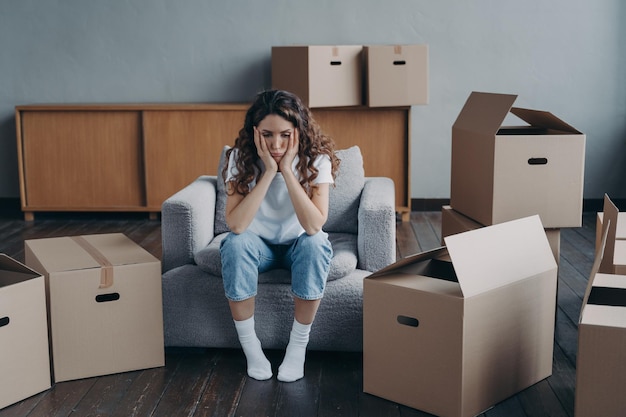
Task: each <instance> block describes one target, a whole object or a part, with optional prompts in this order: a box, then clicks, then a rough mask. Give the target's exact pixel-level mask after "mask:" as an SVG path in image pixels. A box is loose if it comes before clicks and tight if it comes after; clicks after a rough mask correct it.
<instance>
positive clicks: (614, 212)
mask: <svg viewBox="0 0 626 417" xmlns="http://www.w3.org/2000/svg"><path fill="white" fill-rule="evenodd" d="M602 210H603V212H604V214H603V216H604V220H603V223H602V234H603V235H604V233H605V231H606V242H605V243H604V251H603V253H601V254H600V258H601V260H600V267H599V269H598V272H601V273H603V274H613V273H615V262H614V257H615V237H616V234H617V218H618V216H619V209H618V208H617V206H615V204H613V201H611V199H610V198H609V196H608V195H607V194H604V208H603V209H602Z"/></svg>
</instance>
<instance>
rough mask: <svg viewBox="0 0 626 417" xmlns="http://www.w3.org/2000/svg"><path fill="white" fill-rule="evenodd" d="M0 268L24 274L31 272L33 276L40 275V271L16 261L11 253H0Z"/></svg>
mask: <svg viewBox="0 0 626 417" xmlns="http://www.w3.org/2000/svg"><path fill="white" fill-rule="evenodd" d="M0 270H4V271H11V272H19V273H22V274H31V275H33V276H40V275H41V274H39V273H38V272H36V271H34V270H32V269H31V268H29V267H27V266H26V265H24V264H23V263H21V262H18V261H16V260H15V259H13V258H11V257H10V256H9V255H6V254H4V253H0Z"/></svg>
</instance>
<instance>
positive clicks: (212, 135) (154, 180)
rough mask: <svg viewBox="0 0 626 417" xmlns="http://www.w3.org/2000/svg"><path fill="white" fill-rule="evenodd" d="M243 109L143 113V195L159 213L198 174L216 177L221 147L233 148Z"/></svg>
mask: <svg viewBox="0 0 626 417" xmlns="http://www.w3.org/2000/svg"><path fill="white" fill-rule="evenodd" d="M245 112H246V108H245V107H243V106H242V107H241V109H209V110H155V111H145V112H144V114H143V129H144V141H145V144H144V147H145V169H146V195H147V202H148V207H149V208H151V209H152V210H155V211H158V210H160V209H161V204H162V203H163V201H165V199H167V198H168V197H170V196H171V195H173V194H174V193H176V192H177V191H179V190H181V189H182V188H183V187H185V186H186V185H187V184H189V183H191V182H192V181H193V180H195V179H196V178H198V177H199V176H200V175H217V174H218V172H217V167H218V164H219V157H220V153H221V152H222V149H223V148H224V145H230V146H232V145H234V144H235V138H236V137H237V135H238V133H239V129H241V127H242V126H243V122H244V117H245Z"/></svg>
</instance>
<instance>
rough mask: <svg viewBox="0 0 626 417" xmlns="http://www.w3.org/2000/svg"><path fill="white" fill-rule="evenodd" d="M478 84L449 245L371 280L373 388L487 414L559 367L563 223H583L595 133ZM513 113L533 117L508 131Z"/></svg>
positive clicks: (458, 415)
mask: <svg viewBox="0 0 626 417" xmlns="http://www.w3.org/2000/svg"><path fill="white" fill-rule="evenodd" d="M515 99H516V96H514V95H503V94H488V93H472V94H471V95H470V97H469V98H468V100H467V102H466V103H465V106H464V107H463V109H462V111H461V113H460V114H459V116H458V118H457V120H456V122H455V123H454V126H453V128H452V189H451V204H450V206H447V207H444V208H443V211H442V235H443V236H444V239H443V240H444V242H443V244H445V246H442V247H441V248H438V249H434V250H431V251H428V252H424V253H421V254H417V255H414V256H410V257H408V258H405V259H403V260H400V261H398V262H397V263H395V264H393V265H391V266H389V267H387V268H385V269H383V270H381V271H378V272H376V273H374V274H373V275H371V276H369V277H367V278H366V279H365V280H364V286H363V326H364V328H363V334H364V346H363V348H364V352H363V354H364V369H363V378H364V390H365V392H368V393H370V394H374V395H377V396H380V397H383V398H387V399H390V400H392V401H395V402H398V403H401V404H406V405H409V406H411V407H414V408H417V409H420V410H423V411H426V412H429V413H432V414H435V415H438V416H454V417H466V416H474V415H477V414H479V413H481V412H483V411H485V410H486V409H488V408H490V407H492V406H493V405H495V404H496V403H498V402H500V401H502V400H504V399H506V398H507V397H509V396H511V395H514V394H516V393H517V392H519V391H521V390H523V389H525V388H527V387H529V386H530V385H532V384H534V383H536V382H539V381H540V380H542V379H544V378H546V377H548V376H550V375H551V374H552V356H553V337H554V324H555V310H556V290H557V278H558V277H557V268H558V266H557V261H558V257H559V240H560V239H559V229H560V228H562V227H577V226H580V225H581V222H582V190H583V169H584V154H585V135H584V134H582V133H580V132H579V131H577V130H576V129H574V128H573V127H571V126H569V125H568V124H566V123H564V122H563V121H561V120H559V119H557V118H556V117H554V116H553V115H551V114H550V113H546V112H540V111H534V110H527V109H520V108H512V105H513V102H514V101H515ZM509 113H513V114H515V115H516V116H517V117H519V118H520V119H522V120H523V121H524V122H526V123H525V124H524V125H523V126H519V127H513V128H507V127H503V126H502V124H503V122H504V120H505V118H506V117H507V115H508V114H509Z"/></svg>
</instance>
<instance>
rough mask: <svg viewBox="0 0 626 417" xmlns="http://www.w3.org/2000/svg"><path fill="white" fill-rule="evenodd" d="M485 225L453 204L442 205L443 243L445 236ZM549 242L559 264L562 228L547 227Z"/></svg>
mask: <svg viewBox="0 0 626 417" xmlns="http://www.w3.org/2000/svg"><path fill="white" fill-rule="evenodd" d="M480 227H485V226H484V225H482V224H480V223H478V222H476V221H474V220H472V219H470V218H469V217H467V216H464V215H463V214H461V213H459V212H458V211H456V210H454V209H453V208H452V207H451V206H442V207H441V241H442V242H441V243H442V244H445V242H444V238H446V237H447V236H450V235H454V234H457V233H462V232H468V231H470V230H475V229H478V228H480ZM545 232H546V237H547V238H548V243H550V248H552V254H553V255H554V260H555V261H556V263H557V265H558V264H559V261H560V260H561V229H545Z"/></svg>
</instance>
